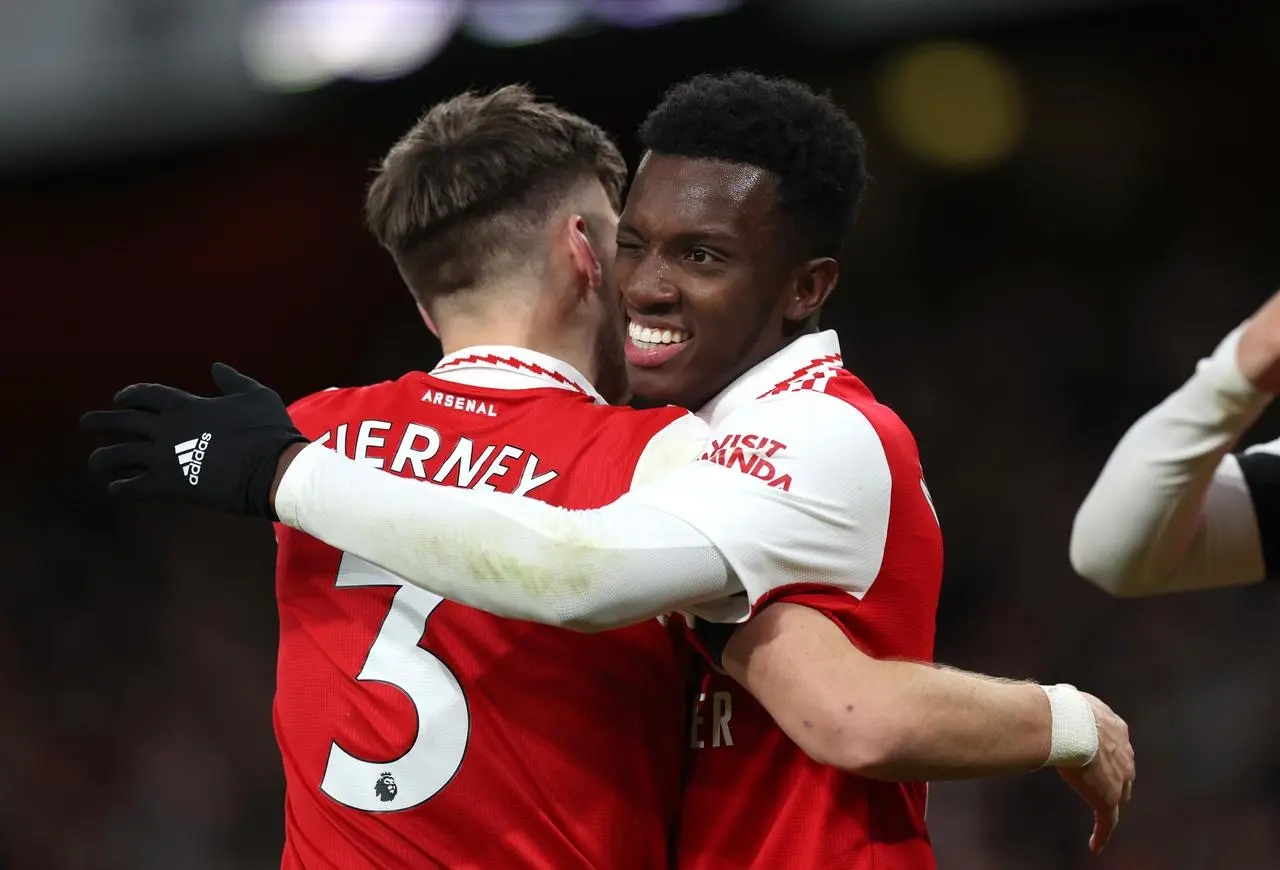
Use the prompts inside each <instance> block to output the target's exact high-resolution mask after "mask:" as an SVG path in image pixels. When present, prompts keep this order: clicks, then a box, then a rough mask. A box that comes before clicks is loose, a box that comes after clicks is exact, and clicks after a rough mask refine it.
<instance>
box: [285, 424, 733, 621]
mask: <svg viewBox="0 0 1280 870" xmlns="http://www.w3.org/2000/svg"><path fill="white" fill-rule="evenodd" d="M699 425H705V424H701V421H698V423H696V424H695V423H686V424H683V425H679V426H671V425H669V426H668V427H666V428H664V429H663V430H662V433H665V437H663V435H662V434H661V433H660V435H659V442H658V443H657V444H656V445H654V446H653V449H652V451H646V452H647V453H648V460H647V461H646V467H647V468H649V469H651V470H653V469H657V468H659V467H666V466H667V465H668V464H671V463H675V462H676V461H677V460H678V459H680V458H682V457H683V460H684V461H686V462H687V460H688V458H689V456H690V455H691V450H690V446H691V445H690V444H689V439H690V438H691V437H692V433H693V432H694V431H695V430H696V429H697V427H698V426H699ZM703 431H705V430H703ZM697 446H698V448H699V451H700V450H702V449H704V448H705V440H704V441H703V442H702V444H699V445H697ZM275 509H276V512H277V514H278V515H279V517H280V521H281V522H282V523H284V524H285V525H287V526H290V527H292V528H295V529H298V530H300V531H303V532H306V533H307V534H310V535H312V536H313V537H315V538H318V539H319V540H321V541H324V542H325V543H326V544H329V545H330V546H333V547H336V548H337V549H340V550H343V551H345V552H348V553H351V554H352V555H355V556H358V557H360V558H361V559H364V560H365V561H367V562H370V563H372V564H374V565H377V566H378V567H380V568H382V569H384V570H386V571H390V572H391V573H393V574H396V575H398V576H400V577H402V578H404V579H405V580H406V581H408V582H409V583H412V584H414V585H416V586H419V587H420V588H423V589H426V590H428V591H430V592H434V593H435V594H437V595H439V596H441V597H442V598H446V599H448V600H450V601H455V602H457V603H459V604H464V605H467V606H470V607H476V608H478V609H481V610H485V611H488V612H489V613H493V614H496V615H498V616H504V617H508V618H512V619H524V620H528V621H531V622H539V623H543V624H546V625H558V626H563V627H566V628H572V629H575V630H579V631H600V630H604V629H609V628H615V627H618V626H623V625H630V624H633V623H637V622H641V621H643V620H646V619H649V618H652V617H655V616H659V615H662V614H666V613H670V612H673V611H676V610H683V609H687V608H688V607H690V606H691V605H696V604H698V603H701V602H703V601H710V600H717V599H721V598H724V597H726V596H732V595H734V594H736V593H738V592H739V591H740V590H741V588H742V587H741V585H740V584H739V583H738V580H737V577H736V576H735V575H734V573H733V571H732V569H731V568H730V567H729V566H728V564H727V563H726V561H725V560H724V558H723V557H722V556H721V555H720V554H719V552H718V551H717V550H716V548H715V546H714V545H712V543H711V542H710V541H708V540H707V538H706V537H705V536H704V535H702V534H701V533H699V532H698V531H697V530H696V529H693V528H692V527H690V526H689V525H688V524H687V523H685V522H684V521H683V520H681V519H679V518H678V517H674V516H671V515H669V514H666V513H663V512H662V511H660V510H658V509H656V508H652V507H649V506H647V505H645V504H642V503H637V502H635V501H634V500H630V499H629V497H628V496H623V498H621V499H619V500H618V501H616V502H614V503H612V504H610V505H608V506H606V507H604V508H600V509H597V510H567V509H564V508H559V507H554V506H552V505H549V504H545V503H543V502H540V501H536V500H534V499H529V498H524V497H520V496H515V495H510V494H507V493H500V492H481V491H475V490H467V489H457V488H453V487H447V486H438V485H436V484H433V483H428V482H420V481H417V480H411V479H407V478H401V477H396V476H395V475H391V474H387V473H386V472H384V471H381V470H379V469H377V468H374V467H372V466H369V465H364V464H362V463H358V462H355V461H353V460H351V459H348V458H347V457H345V456H342V455H340V454H338V453H336V452H334V451H332V450H329V449H327V448H326V447H325V446H324V445H323V444H320V443H312V444H309V445H307V446H306V447H305V448H303V450H302V451H301V452H300V453H299V454H298V455H297V457H296V458H295V459H294V460H293V462H292V464H290V466H289V468H288V469H287V471H286V472H285V474H284V476H283V478H282V479H281V482H280V486H279V489H278V491H277V493H276V499H275Z"/></svg>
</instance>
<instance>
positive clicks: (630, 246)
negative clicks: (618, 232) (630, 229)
mask: <svg viewBox="0 0 1280 870" xmlns="http://www.w3.org/2000/svg"><path fill="white" fill-rule="evenodd" d="M642 247H643V246H642V245H641V244H640V243H639V242H637V241H636V240H635V239H618V253H619V254H621V253H624V252H626V253H635V252H637V251H639V250H641V248H642Z"/></svg>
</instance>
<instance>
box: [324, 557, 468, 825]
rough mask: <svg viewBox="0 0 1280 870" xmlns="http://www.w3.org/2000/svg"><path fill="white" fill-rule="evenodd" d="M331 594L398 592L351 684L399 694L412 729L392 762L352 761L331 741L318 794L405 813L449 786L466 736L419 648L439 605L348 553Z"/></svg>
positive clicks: (457, 688)
mask: <svg viewBox="0 0 1280 870" xmlns="http://www.w3.org/2000/svg"><path fill="white" fill-rule="evenodd" d="M337 586H338V587H339V588H341V587H344V586H347V587H350V586H395V587H397V589H396V594H395V597H393V598H392V599H391V608H390V610H388V612H387V618H386V619H385V620H383V622H382V628H381V629H380V630H379V631H378V636H377V637H376V638H374V641H373V646H371V647H370V648H369V654H368V656H367V657H366V658H365V662H364V667H363V668H361V669H360V673H359V674H357V675H356V680H358V681H373V682H378V683H385V684H386V685H389V686H394V687H395V688H397V689H399V690H400V691H401V692H403V693H404V694H405V696H406V697H408V699H409V701H410V702H411V703H412V704H413V708H414V714H415V716H416V717H417V723H416V729H415V733H414V736H413V743H412V744H411V745H410V746H409V749H408V750H407V751H406V752H405V753H404V754H403V755H401V756H400V757H399V758H395V759H392V760H390V761H366V760H365V759H363V758H356V757H355V756H354V755H352V754H351V753H349V752H347V751H346V750H345V749H343V748H342V747H341V746H339V745H338V743H337V741H336V740H335V741H334V742H333V743H331V744H330V746H329V762H328V764H327V765H326V766H325V771H324V778H323V779H322V780H321V782H320V790H321V791H322V792H324V793H325V794H327V795H328V796H329V797H331V798H333V799H334V800H335V801H337V802H338V803H340V804H345V805H346V806H349V807H352V808H353V809H357V810H364V811H365V812H371V813H386V812H397V811H399V810H407V809H411V808H413V807H416V806H418V805H419V804H421V803H424V802H425V801H428V800H430V799H431V798H432V797H434V796H435V795H436V794H438V793H439V792H440V790H441V789H443V788H444V787H445V786H446V785H448V784H449V781H450V780H451V779H453V776H454V774H456V773H457V772H458V768H459V767H461V766H462V758H463V756H464V755H466V752H467V741H468V739H469V738H470V734H471V716H470V714H469V712H468V710H467V699H466V696H465V695H464V694H463V691H462V686H461V685H459V684H458V680H457V678H456V677H454V675H453V672H452V671H450V670H449V668H448V666H447V665H445V663H444V662H442V661H440V659H438V658H436V657H435V656H434V655H432V654H431V653H430V652H428V651H427V650H425V649H423V648H422V647H420V646H419V645H418V642H419V641H421V640H422V635H423V632H424V631H425V630H426V626H427V620H428V619H429V618H430V617H431V613H432V611H434V610H435V609H436V608H437V607H438V606H439V605H440V604H441V602H442V601H443V599H442V598H440V596H438V595H435V594H433V593H431V592H427V591H426V590H424V589H419V588H418V587H416V586H411V585H409V584H408V583H406V582H405V581H404V580H402V579H401V578H399V577H397V576H395V575H394V574H391V573H389V572H387V571H383V570H382V569H381V568H378V567H375V566H373V565H371V564H369V563H368V562H366V561H364V560H363V559H359V558H357V557H355V556H352V555H350V554H349V553H343V554H342V564H341V565H340V567H339V568H338V580H337Z"/></svg>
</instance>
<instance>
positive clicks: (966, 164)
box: [877, 41, 1027, 170]
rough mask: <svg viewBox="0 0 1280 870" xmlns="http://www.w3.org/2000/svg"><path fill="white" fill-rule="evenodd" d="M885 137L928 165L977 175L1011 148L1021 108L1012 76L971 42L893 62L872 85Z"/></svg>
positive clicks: (925, 49) (937, 46)
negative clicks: (884, 127)
mask: <svg viewBox="0 0 1280 870" xmlns="http://www.w3.org/2000/svg"><path fill="white" fill-rule="evenodd" d="M877 84H878V87H877V97H878V101H879V104H880V111H881V113H882V115H883V116H884V119H885V126H886V128H887V129H888V131H889V133H890V134H891V135H892V136H893V137H894V138H895V139H896V140H897V141H898V143H899V145H901V146H902V147H903V149H904V150H906V151H907V152H908V153H909V154H911V155H912V156H914V157H916V158H917V159H919V160H921V161H923V162H925V163H929V164H932V165H934V166H937V167H940V168H945V169H953V170H977V169H985V168H987V167H989V166H993V165H996V164H998V163H1000V162H1001V161H1002V160H1004V159H1005V158H1006V157H1008V156H1009V155H1010V154H1012V153H1013V151H1014V150H1015V149H1016V148H1017V146H1018V144H1019V142H1020V140H1021V138H1022V133H1023V130H1024V129H1025V127H1026V114H1027V107H1026V101H1025V95H1024V93H1023V84H1022V80H1021V78H1020V76H1019V75H1018V72H1017V71H1016V70H1015V69H1014V68H1013V67H1012V66H1011V65H1010V64H1008V63H1007V62H1006V61H1005V60H1004V59H1003V58H1002V57H1000V56H999V55H998V54H996V53H995V52H994V51H991V50H989V49H987V48H984V47H983V46H981V45H976V44H974V43H970V42H959V41H946V42H927V43H922V44H919V45H915V46H912V47H910V48H908V49H907V50H905V51H902V52H899V53H897V54H894V55H892V56H891V57H890V58H889V59H888V60H887V61H886V63H885V64H884V67H883V68H882V70H881V74H880V76H879V81H878V82H877Z"/></svg>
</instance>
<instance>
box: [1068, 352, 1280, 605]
mask: <svg viewBox="0 0 1280 870" xmlns="http://www.w3.org/2000/svg"><path fill="white" fill-rule="evenodd" d="M1242 331H1243V327H1241V328H1239V329H1237V330H1235V331H1234V332H1232V333H1231V334H1230V335H1228V336H1227V338H1226V339H1224V340H1223V342H1222V343H1221V344H1220V345H1219V346H1218V348H1217V350H1215V351H1214V353H1213V355H1212V356H1211V357H1209V358H1208V359H1205V360H1202V361H1201V362H1200V364H1199V366H1197V369H1196V373H1195V375H1193V376H1192V377H1191V379H1190V380H1188V381H1187V382H1186V383H1185V384H1184V385H1183V386H1182V387H1181V388H1180V389H1179V390H1178V391H1177V392H1175V393H1173V394H1172V395H1171V396H1169V397H1168V398H1167V399H1165V400H1164V401H1163V402H1162V403H1161V404H1159V405H1157V406H1156V407H1155V408H1154V409H1152V410H1151V411H1149V412H1148V413H1147V414H1146V415H1145V416H1144V417H1142V418H1141V419H1140V420H1138V422H1136V423H1135V424H1134V425H1133V426H1132V427H1131V428H1130V429H1129V431H1128V432H1127V433H1126V434H1125V436H1124V438H1122V439H1121V440H1120V443H1119V444H1117V445H1116V448H1115V451H1114V452H1113V453H1112V454H1111V458H1110V459H1109V460H1108V461H1107V464H1106V466H1105V467H1104V468H1103V470H1102V474H1101V475H1100V476H1099V478H1098V480H1097V482H1096V483H1095V484H1094V486H1093V489H1092V491H1090V493H1089V495H1088V497H1087V498H1086V499H1085V500H1084V503H1083V504H1082V505H1081V506H1080V510H1079V512H1078V513H1077V514H1076V519H1075V526H1074V528H1073V529H1072V533H1071V564H1072V565H1073V566H1074V567H1075V569H1076V571H1077V572H1079V573H1080V574H1081V575H1082V576H1084V577H1086V578H1087V579H1089V580H1091V581H1092V582H1093V583H1095V584H1097V585H1098V586H1100V587H1102V588H1103V589H1104V590H1106V591H1108V592H1110V593H1111V594H1113V595H1123V596H1143V595H1157V594H1162V593H1168V592H1180V591H1187V590H1192V589H1206V588H1211V587H1220V586H1239V585H1244V584H1248V583H1254V582H1257V581H1259V580H1261V579H1262V577H1263V575H1264V573H1265V569H1264V565H1263V554H1262V545H1261V541H1260V538H1259V534H1258V522H1257V517H1256V514H1255V511H1254V505H1253V502H1252V499H1251V497H1250V492H1249V488H1248V486H1247V485H1246V482H1245V478H1244V475H1243V474H1242V473H1241V469H1240V465H1239V462H1238V461H1237V459H1236V457H1234V456H1231V455H1228V451H1229V450H1231V448H1232V446H1233V445H1234V444H1235V443H1236V441H1237V440H1238V439H1239V438H1240V436H1241V434H1243V432H1244V431H1245V430H1246V429H1247V428H1248V427H1249V426H1250V425H1251V424H1252V423H1253V422H1254V421H1255V420H1256V419H1257V417H1258V415H1259V414H1260V413H1261V412H1262V410H1263V408H1265V407H1266V404H1267V402H1268V401H1270V398H1271V397H1270V396H1269V395H1266V394H1263V393H1259V392H1258V391H1257V390H1256V389H1254V387H1253V386H1252V385H1251V384H1250V383H1249V382H1248V381H1247V380H1246V379H1245V377H1244V376H1243V375H1242V374H1241V373H1240V370H1239V367H1238V366H1237V363H1236V346H1237V344H1238V343H1239V340H1240V334H1241V332H1242Z"/></svg>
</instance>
